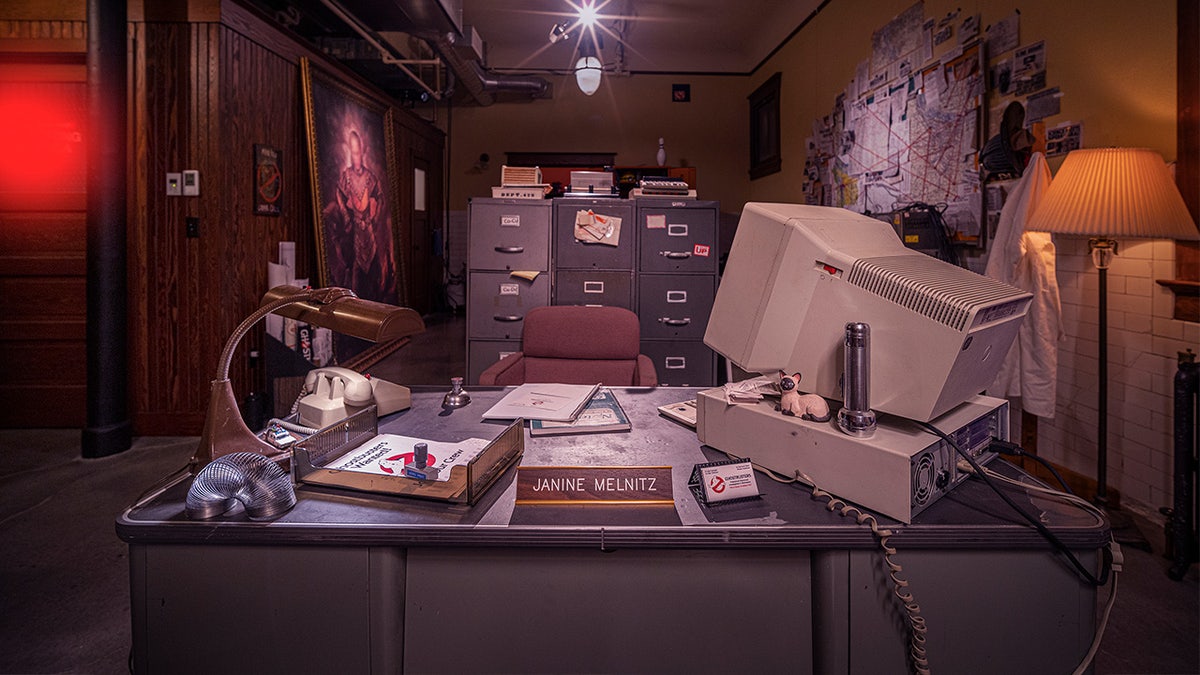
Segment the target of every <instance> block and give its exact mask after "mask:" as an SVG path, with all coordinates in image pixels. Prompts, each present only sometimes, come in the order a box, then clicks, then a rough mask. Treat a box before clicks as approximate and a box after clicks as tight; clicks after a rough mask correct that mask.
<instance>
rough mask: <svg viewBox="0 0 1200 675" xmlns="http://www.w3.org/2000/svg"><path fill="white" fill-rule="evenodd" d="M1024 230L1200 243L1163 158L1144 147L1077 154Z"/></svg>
mask: <svg viewBox="0 0 1200 675" xmlns="http://www.w3.org/2000/svg"><path fill="white" fill-rule="evenodd" d="M1025 229H1026V230H1028V231H1032V232H1056V233H1059V234H1071V235H1077V236H1084V237H1112V238H1118V237H1120V238H1141V239H1188V240H1194V239H1200V231H1197V229H1196V223H1195V222H1194V221H1193V220H1192V216H1191V214H1190V213H1188V210H1187V206H1186V205H1185V204H1184V203H1183V197H1181V196H1180V195H1179V189H1178V188H1176V187H1175V181H1173V180H1172V179H1171V172H1170V171H1169V170H1168V169H1167V165H1166V164H1165V163H1164V162H1163V159H1162V155H1159V154H1158V153H1157V152H1154V151H1153V150H1147V149H1145V148H1095V149H1088V150H1075V151H1073V152H1072V153H1071V154H1069V155H1067V158H1066V159H1065V160H1063V164H1062V167H1060V168H1059V170H1058V174H1057V175H1055V176H1054V180H1053V182H1051V183H1050V189H1049V190H1047V191H1046V195H1045V197H1043V198H1042V201H1041V203H1040V204H1038V207H1037V210H1035V211H1034V212H1033V217H1032V218H1030V220H1029V223H1028V224H1027V225H1026V226H1025Z"/></svg>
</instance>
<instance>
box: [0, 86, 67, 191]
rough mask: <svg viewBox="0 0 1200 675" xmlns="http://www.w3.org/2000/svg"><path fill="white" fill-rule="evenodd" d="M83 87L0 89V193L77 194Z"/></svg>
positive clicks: (18, 87) (19, 87)
mask: <svg viewBox="0 0 1200 675" xmlns="http://www.w3.org/2000/svg"><path fill="white" fill-rule="evenodd" d="M84 115H85V108H84V105H83V89H82V86H78V87H70V86H64V85H36V84H28V85H25V86H12V87H4V88H2V89H0V192H82V191H83V190H84V185H83V182H84V180H85V179H86V169H87V167H86V161H85V158H84V153H83V133H82V127H83V121H84Z"/></svg>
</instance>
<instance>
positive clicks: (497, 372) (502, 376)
mask: <svg viewBox="0 0 1200 675" xmlns="http://www.w3.org/2000/svg"><path fill="white" fill-rule="evenodd" d="M524 383H525V353H524V352H513V353H512V354H509V355H508V356H505V357H504V358H502V359H500V360H499V361H497V362H495V363H493V364H492V365H490V366H488V367H487V369H486V370H484V371H483V372H482V373H480V374H479V385H480V386H486V387H491V386H496V385H500V386H505V387H506V386H508V385H510V384H524Z"/></svg>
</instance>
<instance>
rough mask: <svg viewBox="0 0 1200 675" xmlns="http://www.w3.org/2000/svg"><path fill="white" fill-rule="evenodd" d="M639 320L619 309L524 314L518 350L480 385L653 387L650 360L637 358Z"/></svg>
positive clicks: (558, 309) (568, 309)
mask: <svg viewBox="0 0 1200 675" xmlns="http://www.w3.org/2000/svg"><path fill="white" fill-rule="evenodd" d="M640 339H641V329H640V328H639V327H638V317H637V315H636V314H634V313H633V312H631V311H629V310H627V309H622V308H620V307H583V306H574V305H554V306H550V307H537V308H535V309H531V310H529V312H528V313H527V314H526V315H525V328H524V332H523V333H522V338H521V351H519V352H517V353H515V354H509V355H508V356H506V357H504V358H502V359H500V360H499V361H497V362H496V363H494V364H492V365H491V366H489V367H488V369H487V370H485V371H483V373H482V374H480V376H479V384H481V385H505V386H507V385H510V384H524V383H526V382H562V383H564V384H595V383H597V382H602V383H604V384H605V385H608V386H613V387H626V386H633V387H642V386H647V387H654V386H657V385H658V374H657V373H656V372H655V370H654V363H653V362H652V361H651V360H650V357H648V356H646V355H644V354H640V353H638V349H639V346H638V343H639V341H640Z"/></svg>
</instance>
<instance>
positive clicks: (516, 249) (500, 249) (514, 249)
mask: <svg viewBox="0 0 1200 675" xmlns="http://www.w3.org/2000/svg"><path fill="white" fill-rule="evenodd" d="M495 249H496V253H524V252H525V247H524V246H496V247H495Z"/></svg>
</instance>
